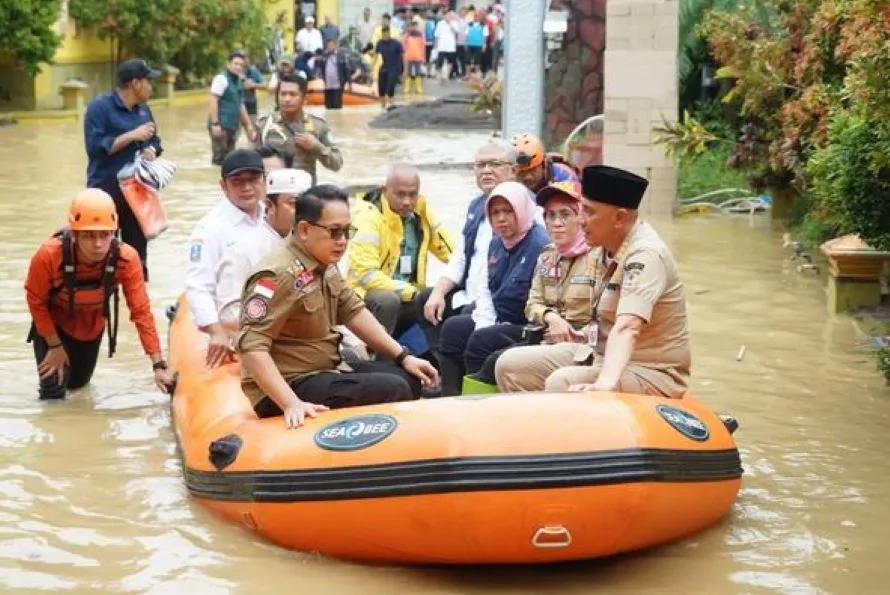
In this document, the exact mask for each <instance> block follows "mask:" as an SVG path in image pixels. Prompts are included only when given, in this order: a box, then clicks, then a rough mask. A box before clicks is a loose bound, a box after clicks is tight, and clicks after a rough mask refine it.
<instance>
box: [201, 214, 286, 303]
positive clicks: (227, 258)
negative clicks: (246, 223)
mask: <svg viewBox="0 0 890 595" xmlns="http://www.w3.org/2000/svg"><path fill="white" fill-rule="evenodd" d="M280 241H281V236H280V235H278V232H277V231H275V229H274V228H273V227H272V226H271V225H269V222H268V221H266V220H265V219H263V222H262V223H261V224H259V225H257V226H256V227H254V228H252V229H250V230H249V231H247V232H246V233H245V234H243V235H242V236H241V239H239V240H238V241H237V242H235V243H234V244H232V245H231V246H229V248H228V249H227V250H226V251H225V253H224V254H223V257H222V260H220V261H219V266H217V267H216V310H217V312H220V311H222V309H223V308H225V307H226V306H227V305H229V304H231V303H232V302H237V301H239V300H240V299H241V290H242V288H243V287H244V282H245V281H247V278H248V277H250V272H251V271H252V270H253V267H254V266H256V264H257V263H258V262H259V261H260V259H261V258H262V257H263V256H265V255H266V254H267V253H268V252H269V251H270V250H271V249H272V248H273V247H274V246H275V244H277V243H278V242H280Z"/></svg>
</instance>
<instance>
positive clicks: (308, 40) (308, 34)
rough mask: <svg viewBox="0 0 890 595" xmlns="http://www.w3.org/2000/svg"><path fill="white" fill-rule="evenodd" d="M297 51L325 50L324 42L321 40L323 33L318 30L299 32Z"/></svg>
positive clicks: (304, 29) (301, 30)
mask: <svg viewBox="0 0 890 595" xmlns="http://www.w3.org/2000/svg"><path fill="white" fill-rule="evenodd" d="M297 49H298V50H299V51H300V53H302V52H312V53H313V54H314V53H315V50H323V49H324V41H322V39H321V31H320V30H319V29H316V28H314V27H313V28H312V30H311V31H310V30H309V29H306V28H303V29H300V30H299V31H297Z"/></svg>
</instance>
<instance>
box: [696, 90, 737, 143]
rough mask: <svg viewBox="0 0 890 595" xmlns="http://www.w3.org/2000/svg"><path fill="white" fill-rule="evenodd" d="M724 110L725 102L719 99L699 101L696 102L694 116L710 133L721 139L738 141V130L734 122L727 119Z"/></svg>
mask: <svg viewBox="0 0 890 595" xmlns="http://www.w3.org/2000/svg"><path fill="white" fill-rule="evenodd" d="M723 110H724V105H723V102H722V101H720V100H718V99H714V100H712V101H697V102H695V104H694V107H693V110H692V116H693V117H694V118H695V119H696V120H698V121H699V122H700V123H701V125H702V127H703V128H704V129H705V130H706V131H708V133H709V134H712V135H713V136H715V137H717V138H720V139H725V140H728V141H736V140H737V139H738V135H739V133H738V130H737V129H736V128H735V126H733V123H732V122H729V121H727V120H726V117H725V115H724V111H723Z"/></svg>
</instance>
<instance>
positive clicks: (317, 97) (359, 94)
mask: <svg viewBox="0 0 890 595" xmlns="http://www.w3.org/2000/svg"><path fill="white" fill-rule="evenodd" d="M379 102H380V98H379V97H377V94H376V92H375V89H374V87H372V86H370V85H357V84H354V83H353V84H351V85H349V86H348V87H347V88H346V90H345V91H343V105H344V106H348V105H372V104H376V103H379ZM306 105H324V81H323V80H321V79H314V80H311V81H309V85H308V87H307V89H306Z"/></svg>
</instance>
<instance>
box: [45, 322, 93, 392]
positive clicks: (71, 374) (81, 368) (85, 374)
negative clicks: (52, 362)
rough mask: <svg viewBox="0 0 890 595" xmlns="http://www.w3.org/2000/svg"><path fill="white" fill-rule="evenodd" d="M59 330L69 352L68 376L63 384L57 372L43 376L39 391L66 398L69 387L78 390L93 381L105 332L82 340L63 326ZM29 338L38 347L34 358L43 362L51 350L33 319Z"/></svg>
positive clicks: (66, 374) (64, 345)
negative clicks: (38, 331)
mask: <svg viewBox="0 0 890 595" xmlns="http://www.w3.org/2000/svg"><path fill="white" fill-rule="evenodd" d="M56 333H57V334H58V335H59V339H61V341H62V347H63V348H64V349H65V353H67V354H68V367H67V368H65V377H64V379H63V380H62V383H61V384H59V381H58V378H57V377H56V375H55V374H53V375H52V376H50V377H49V378H41V379H40V388H39V389H38V394H39V396H40V398H41V399H64V398H65V393H66V392H67V391H68V390H69V389H70V390H75V389H78V388H82V387H84V386H86V385H87V384H89V382H90V379H91V378H92V377H93V371H94V370H95V369H96V362H97V361H98V360H99V347H100V346H101V345H102V335H101V334H100V335H99V336H98V337H96V338H95V339H93V340H92V341H78V340H77V339H74V338H72V337H70V336H68V335H66V334H65V333H63V332H62V331H60V330H59V329H56ZM28 342H29V343H31V347H33V348H34V359H35V360H36V362H37V364H38V365H40V363H41V362H42V361H43V358H45V357H46V354H47V353H48V352H49V346H48V345H47V343H46V339H44V338H43V337H42V336H40V335H39V334H38V333H37V328H36V327H35V326H34V324H33V323H32V324H31V330H30V332H29V333H28Z"/></svg>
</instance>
